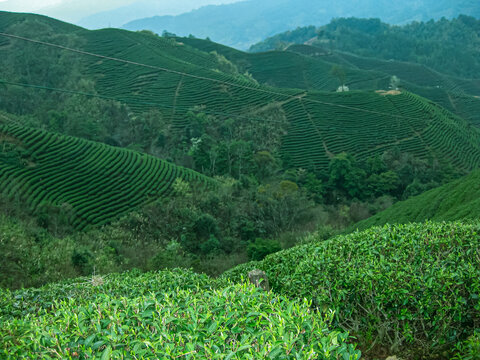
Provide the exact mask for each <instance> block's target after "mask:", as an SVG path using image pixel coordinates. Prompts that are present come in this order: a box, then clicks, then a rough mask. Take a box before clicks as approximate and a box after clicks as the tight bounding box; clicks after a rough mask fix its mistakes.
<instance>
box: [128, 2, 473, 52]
mask: <svg viewBox="0 0 480 360" xmlns="http://www.w3.org/2000/svg"><path fill="white" fill-rule="evenodd" d="M459 14H466V15H470V16H475V17H480V2H478V1H477V0H455V1H452V0H405V1H402V2H392V1H388V0H349V1H342V2H334V1H326V0H316V1H314V0H248V1H243V2H239V3H234V4H229V5H219V6H206V7H202V8H200V9H198V10H194V11H191V12H189V13H185V14H182V15H178V16H154V17H149V18H144V19H139V20H135V21H132V22H129V23H127V24H125V25H124V28H125V29H128V30H144V29H146V30H152V31H154V32H157V33H162V32H163V31H164V30H167V31H168V32H173V33H175V34H177V35H180V36H187V35H189V34H193V35H195V36H196V37H201V38H205V37H210V38H211V39H212V40H214V41H216V42H220V43H222V44H225V45H229V46H233V47H235V48H239V49H247V48H248V47H249V46H250V45H252V44H253V43H256V42H259V41H261V40H262V39H264V38H266V37H269V36H272V35H274V34H276V33H279V32H283V31H287V30H290V29H294V28H296V27H298V26H306V25H312V24H314V25H317V26H319V25H323V24H326V23H328V22H329V21H330V20H331V19H332V18H335V17H350V16H355V17H378V18H381V19H382V20H383V21H386V22H388V23H391V24H403V23H408V22H411V21H414V20H419V21H427V20H430V19H439V18H441V17H447V18H452V17H455V16H457V15H459Z"/></svg>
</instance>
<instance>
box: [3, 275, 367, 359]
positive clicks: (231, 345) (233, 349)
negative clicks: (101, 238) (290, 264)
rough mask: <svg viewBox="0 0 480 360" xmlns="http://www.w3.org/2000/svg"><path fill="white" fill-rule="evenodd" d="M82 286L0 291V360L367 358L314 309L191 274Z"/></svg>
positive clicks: (116, 278)
mask: <svg viewBox="0 0 480 360" xmlns="http://www.w3.org/2000/svg"><path fill="white" fill-rule="evenodd" d="M76 281H77V282H74V281H70V282H65V283H63V284H52V285H48V286H46V287H44V288H41V289H27V290H20V291H16V292H13V293H12V292H10V291H8V290H0V309H1V310H0V311H1V313H0V315H1V316H0V348H1V350H0V357H1V358H5V359H18V358H42V359H53V358H65V359H77V358H78V359H97V358H98V359H100V358H101V359H120V358H121V359H139V358H141V359H174V358H180V357H181V358H185V359H200V358H201V359H259V358H262V359H265V358H270V359H332V360H333V359H344V360H356V359H359V358H360V352H359V351H358V350H355V346H354V345H352V344H351V343H350V341H351V339H350V338H349V335H348V333H347V332H339V331H332V330H329V327H328V326H329V324H330V323H331V321H332V319H333V313H332V312H327V313H326V315H324V316H321V315H319V314H318V313H316V312H313V311H312V310H311V304H310V303H309V302H308V301H307V300H303V301H290V300H288V299H286V298H285V297H282V296H278V295H275V294H274V293H272V292H264V291H262V290H258V289H256V288H255V287H253V286H251V285H247V284H237V285H234V284H232V283H230V284H228V285H226V286H217V284H216V283H215V281H214V280H211V279H209V278H208V277H207V276H205V275H198V274H195V273H193V272H191V271H186V270H173V271H164V272H158V273H147V274H141V275H140V274H139V273H138V272H137V273H136V272H130V273H125V274H118V275H111V276H108V277H105V278H93V279H90V280H88V279H77V280H76Z"/></svg>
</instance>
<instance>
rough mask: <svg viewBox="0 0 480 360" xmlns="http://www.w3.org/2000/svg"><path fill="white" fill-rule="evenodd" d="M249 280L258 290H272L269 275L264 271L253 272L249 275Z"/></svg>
mask: <svg viewBox="0 0 480 360" xmlns="http://www.w3.org/2000/svg"><path fill="white" fill-rule="evenodd" d="M248 279H249V280H250V282H251V283H252V284H254V285H255V286H256V287H257V288H262V289H263V290H265V291H269V290H270V284H269V283H268V277H267V274H265V272H264V271H262V270H258V269H256V270H252V271H250V272H249V273H248Z"/></svg>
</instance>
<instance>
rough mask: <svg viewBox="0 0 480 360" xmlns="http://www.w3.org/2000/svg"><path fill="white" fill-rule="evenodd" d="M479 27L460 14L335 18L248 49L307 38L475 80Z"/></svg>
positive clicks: (477, 70)
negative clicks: (396, 22)
mask: <svg viewBox="0 0 480 360" xmlns="http://www.w3.org/2000/svg"><path fill="white" fill-rule="evenodd" d="M479 29H480V25H479V20H477V19H475V18H474V17H470V16H465V15H460V16H458V17H457V18H456V19H452V20H447V19H445V18H442V19H440V20H438V21H433V20H430V21H427V22H418V21H415V22H412V23H410V24H407V25H403V26H393V25H388V24H385V23H382V22H381V21H380V20H379V19H358V18H337V19H334V20H332V21H331V22H330V23H329V24H328V25H325V26H321V27H319V28H317V29H315V28H313V27H312V26H309V27H303V28H298V29H296V30H294V31H289V32H285V33H283V34H278V35H276V36H274V37H272V38H268V39H266V40H265V41H264V42H262V43H259V44H256V45H254V46H252V48H251V50H252V51H266V50H273V49H277V48H278V44H284V45H287V46H288V45H289V44H292V43H293V44H303V43H305V42H307V41H308V42H309V44H313V45H318V46H320V47H324V46H325V45H326V44H327V46H329V47H330V48H331V49H332V48H333V49H336V50H340V51H345V52H350V53H353V54H357V55H360V56H368V57H375V58H382V59H386V60H389V59H395V60H400V61H410V62H415V63H420V64H423V65H426V66H429V67H432V68H434V69H436V70H438V71H442V72H445V73H448V74H451V75H454V76H462V77H469V78H477V77H478V73H479V66H480V63H479V61H478V58H479V57H478V42H479V38H478V34H479V31H480V30H479ZM312 39H313V40H314V41H312Z"/></svg>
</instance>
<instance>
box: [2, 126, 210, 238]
mask: <svg viewBox="0 0 480 360" xmlns="http://www.w3.org/2000/svg"><path fill="white" fill-rule="evenodd" d="M0 147H1V148H2V152H1V153H0V160H1V161H0V179H1V180H0V191H1V192H2V193H3V194H4V195H5V196H7V197H9V198H11V199H16V200H20V201H22V202H25V203H26V204H27V206H28V207H29V208H30V209H31V210H32V211H33V212H37V213H38V212H41V210H42V207H43V206H48V205H54V206H59V207H62V212H63V213H64V214H66V216H68V215H70V221H71V224H72V225H73V226H74V227H76V228H78V229H84V228H86V227H88V226H90V225H102V224H105V223H108V222H110V221H111V220H112V219H114V218H116V217H118V216H120V215H122V214H124V213H126V212H129V211H132V209H135V208H136V207H139V206H141V205H144V204H146V203H148V202H151V201H154V200H156V199H158V198H160V197H164V196H167V195H168V194H170V193H171V192H172V191H173V187H172V185H173V183H174V181H175V180H176V179H182V180H185V181H189V182H192V183H195V184H197V185H202V184H204V185H205V186H210V185H212V186H213V184H214V182H213V180H211V179H209V178H207V177H205V176H203V175H201V174H198V173H196V172H194V171H191V170H187V169H184V168H181V167H178V166H175V165H173V164H171V163H168V162H166V161H163V160H160V159H158V158H156V157H153V156H149V155H146V154H141V153H138V152H135V151H131V150H127V149H121V148H115V147H112V146H108V145H105V144H100V143H95V142H91V141H86V140H82V139H79V138H73V137H69V136H63V135H59V134H55V133H50V132H45V131H41V130H35V129H31V128H27V127H22V126H15V125H8V126H7V125H4V126H2V127H0Z"/></svg>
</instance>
